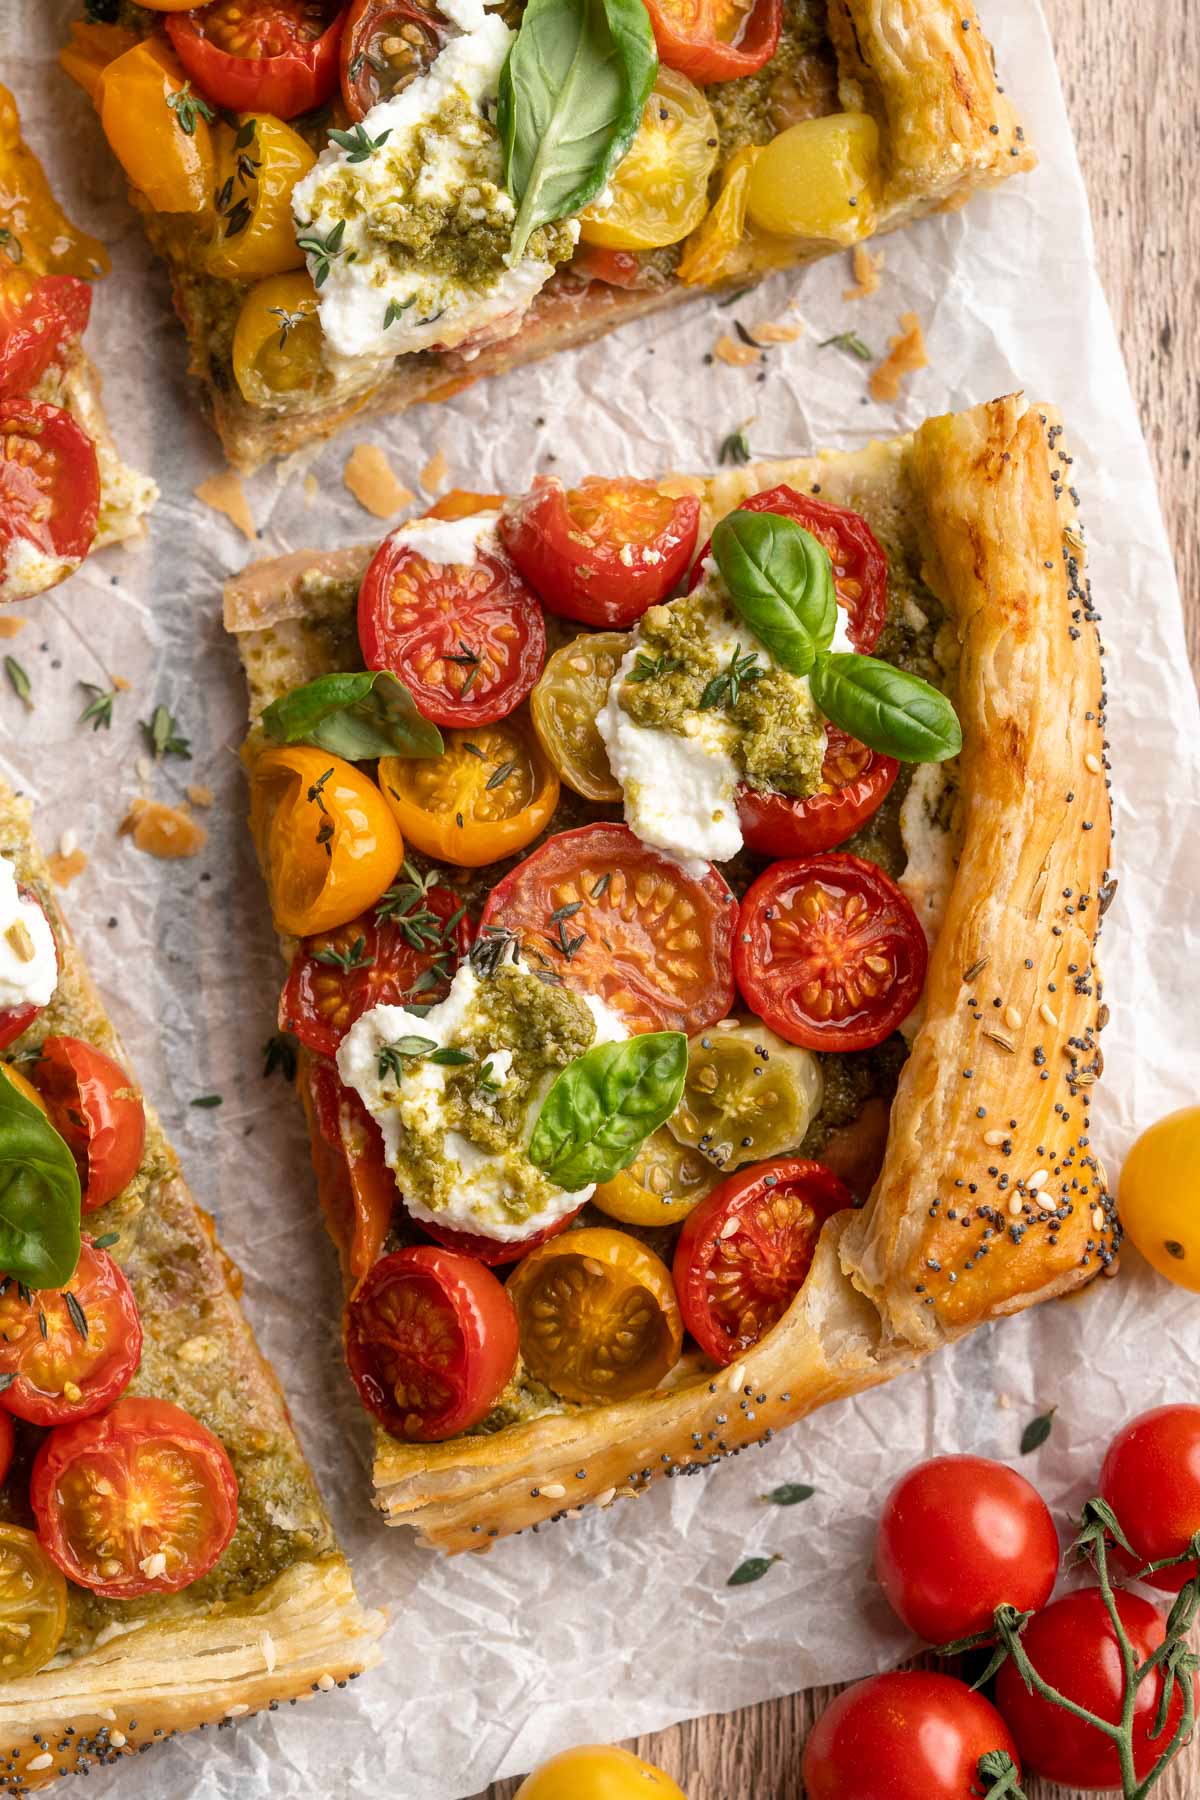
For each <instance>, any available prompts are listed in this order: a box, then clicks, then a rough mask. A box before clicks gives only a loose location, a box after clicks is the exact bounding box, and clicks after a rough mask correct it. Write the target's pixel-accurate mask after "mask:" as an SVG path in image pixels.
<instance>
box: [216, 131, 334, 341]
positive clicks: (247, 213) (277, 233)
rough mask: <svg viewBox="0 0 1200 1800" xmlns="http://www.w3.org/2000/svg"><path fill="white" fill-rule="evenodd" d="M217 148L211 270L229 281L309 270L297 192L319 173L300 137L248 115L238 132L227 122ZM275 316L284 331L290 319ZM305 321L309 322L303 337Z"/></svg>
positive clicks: (301, 321) (310, 150) (314, 155)
mask: <svg viewBox="0 0 1200 1800" xmlns="http://www.w3.org/2000/svg"><path fill="white" fill-rule="evenodd" d="M215 148H216V157H217V189H216V198H217V207H216V220H215V224H214V230H213V238H212V242H211V243H210V244H209V246H208V250H207V252H206V255H205V259H204V261H205V267H206V268H207V269H208V270H209V271H210V273H211V274H213V275H220V276H221V277H222V278H223V279H225V280H226V281H247V280H250V281H253V280H257V278H258V277H259V276H260V275H263V276H270V275H282V274H285V273H286V272H287V271H288V270H292V269H302V268H303V267H304V252H303V250H301V248H300V246H299V244H298V243H297V242H296V222H295V219H294V217H293V215H292V190H293V188H294V187H295V186H296V183H297V182H298V181H302V180H303V179H304V177H305V176H306V175H307V174H308V172H309V170H310V169H311V168H312V167H313V164H314V163H315V162H316V160H317V158H316V154H315V152H314V151H313V150H312V149H311V147H310V146H309V145H308V144H307V143H305V141H304V139H303V138H302V137H301V136H300V133H299V132H298V131H293V130H292V128H291V126H290V125H285V124H284V122H283V120H282V119H276V118H272V116H271V115H270V114H269V113H244V114H243V115H242V116H241V117H240V118H239V119H237V120H236V121H235V122H234V123H233V124H229V125H227V124H225V123H224V122H222V123H221V124H220V125H219V126H217V127H216V129H215ZM314 291H315V290H314ZM273 316H274V317H275V319H276V321H277V323H278V326H279V329H280V330H281V331H282V329H283V318H282V317H281V316H280V315H279V314H275V315H273ZM305 317H306V315H304V314H301V316H300V318H299V321H298V324H297V326H296V329H299V328H300V326H302V325H303V324H304V319H305ZM288 335H289V336H290V335H291V329H290V328H289V333H288Z"/></svg>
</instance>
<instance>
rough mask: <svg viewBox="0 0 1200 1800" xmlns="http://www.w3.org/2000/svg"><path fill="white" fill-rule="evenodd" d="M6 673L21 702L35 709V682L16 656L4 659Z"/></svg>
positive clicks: (30, 709) (31, 709)
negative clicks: (33, 682)
mask: <svg viewBox="0 0 1200 1800" xmlns="http://www.w3.org/2000/svg"><path fill="white" fill-rule="evenodd" d="M4 673H5V674H6V675H7V676H8V680H9V685H10V686H11V688H12V691H13V693H14V694H15V695H16V696H17V699H18V700H19V701H20V702H21V704H22V705H23V706H25V707H27V708H28V709H29V711H30V712H32V711H33V684H32V683H31V681H30V679H29V676H28V675H27V674H26V672H25V670H24V668H23V667H22V665H21V664H20V663H19V662H18V661H17V659H16V657H15V656H6V657H5V659H4Z"/></svg>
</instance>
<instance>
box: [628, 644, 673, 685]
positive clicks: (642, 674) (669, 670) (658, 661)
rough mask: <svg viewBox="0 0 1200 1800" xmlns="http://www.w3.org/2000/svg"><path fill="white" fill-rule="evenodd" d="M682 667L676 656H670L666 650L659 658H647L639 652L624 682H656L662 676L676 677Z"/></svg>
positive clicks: (643, 652) (642, 651)
mask: <svg viewBox="0 0 1200 1800" xmlns="http://www.w3.org/2000/svg"><path fill="white" fill-rule="evenodd" d="M683 667H684V664H683V662H682V660H681V659H680V658H679V657H678V656H671V655H670V654H669V652H668V651H666V650H664V651H663V653H662V655H661V656H647V655H646V652H645V651H644V650H639V651H638V653H637V655H636V656H635V657H634V660H633V667H632V669H630V671H629V674H628V675H627V676H626V680H627V681H657V680H658V679H659V677H660V676H662V675H677V674H678V673H679V671H680V670H681V669H682V668H683Z"/></svg>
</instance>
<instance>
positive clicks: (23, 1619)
mask: <svg viewBox="0 0 1200 1800" xmlns="http://www.w3.org/2000/svg"><path fill="white" fill-rule="evenodd" d="M66 1623H67V1584H66V1582H65V1581H64V1580H63V1577H62V1575H61V1573H60V1572H59V1570H58V1569H57V1568H55V1566H54V1564H53V1563H52V1562H51V1561H50V1558H49V1557H48V1556H47V1555H46V1552H45V1551H44V1550H43V1549H42V1546H41V1545H40V1544H39V1543H38V1540H37V1537H36V1536H35V1534H34V1533H33V1532H32V1531H26V1530H25V1528H24V1527H23V1526H21V1525H0V1682H5V1681H16V1680H17V1679H18V1678H19V1677H20V1676H22V1675H32V1674H33V1673H34V1672H35V1671H36V1670H37V1669H40V1668H42V1667H43V1666H44V1665H45V1664H46V1663H48V1662H49V1661H50V1658H51V1657H52V1656H53V1655H54V1652H55V1651H56V1650H57V1649H58V1646H59V1641H60V1640H61V1638H62V1634H63V1631H64V1630H65V1628H66Z"/></svg>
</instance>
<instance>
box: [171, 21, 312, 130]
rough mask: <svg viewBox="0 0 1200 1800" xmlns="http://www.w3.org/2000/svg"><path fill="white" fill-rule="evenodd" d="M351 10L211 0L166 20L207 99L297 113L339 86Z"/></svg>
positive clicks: (237, 107)
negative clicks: (345, 28) (340, 53)
mask: <svg viewBox="0 0 1200 1800" xmlns="http://www.w3.org/2000/svg"><path fill="white" fill-rule="evenodd" d="M345 16H346V15H345V10H344V8H343V7H342V5H341V3H340V0H209V3H208V4H207V5H205V6H201V7H197V8H196V10H195V11H194V12H188V13H178V14H176V15H175V16H174V17H173V18H170V19H168V20H167V21H166V25H167V34H168V36H169V37H170V39H171V42H172V44H173V45H174V46H175V54H176V56H178V58H179V60H180V62H181V63H182V64H183V66H184V68H185V69H186V70H187V72H188V74H189V75H190V76H191V78H192V80H193V81H194V82H195V84H196V86H197V87H198V88H199V89H200V92H201V93H202V94H203V95H204V96H205V97H206V98H207V99H208V100H211V101H212V102H213V103H214V104H215V105H217V106H224V107H227V108H228V109H229V111H230V112H264V113H274V115H275V117H276V118H277V119H294V118H295V117H296V115H297V114H298V113H304V112H311V111H312V109H313V107H315V106H324V104H325V102H326V100H328V98H329V96H330V94H332V93H333V91H334V89H335V88H336V87H337V84H338V51H339V49H340V47H341V41H342V25H343V23H344V21H345Z"/></svg>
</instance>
